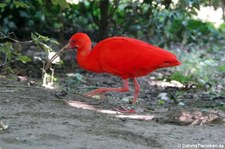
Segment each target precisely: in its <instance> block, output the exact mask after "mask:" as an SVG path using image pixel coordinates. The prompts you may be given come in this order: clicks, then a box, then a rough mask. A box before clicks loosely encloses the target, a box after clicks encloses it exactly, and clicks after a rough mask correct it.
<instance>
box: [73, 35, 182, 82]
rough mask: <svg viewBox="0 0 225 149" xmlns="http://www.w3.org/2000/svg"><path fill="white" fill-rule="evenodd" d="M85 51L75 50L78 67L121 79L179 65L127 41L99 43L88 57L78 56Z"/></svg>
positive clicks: (147, 47) (158, 51)
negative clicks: (76, 51)
mask: <svg viewBox="0 0 225 149" xmlns="http://www.w3.org/2000/svg"><path fill="white" fill-rule="evenodd" d="M72 38H73V37H72ZM72 38H71V40H72ZM76 38H77V37H76ZM80 39H82V35H81V37H80ZM83 39H86V38H83ZM82 43H85V42H82ZM87 43H88V44H89V42H87ZM87 47H90V46H87ZM85 50H87V49H81V48H78V54H77V59H78V63H79V64H80V66H81V67H83V68H84V69H87V70H90V71H94V72H106V73H110V74H113V75H116V76H120V77H121V78H123V79H126V78H135V77H140V76H144V75H147V74H149V73H150V72H152V71H154V70H156V69H158V68H163V67H171V66H176V65H179V64H180V62H179V61H178V60H177V58H176V56H175V55H174V54H172V53H170V52H168V51H166V50H163V49H161V48H159V47H156V46H153V45H150V44H148V43H145V42H143V41H140V40H136V39H133V38H128V37H111V38H107V39H105V40H103V41H101V42H99V43H98V44H97V45H96V46H95V47H94V48H93V49H92V50H91V52H90V53H89V54H88V55H85V56H83V55H82V54H81V53H82V52H84V51H85ZM88 50H90V49H88ZM88 50H87V51H88Z"/></svg>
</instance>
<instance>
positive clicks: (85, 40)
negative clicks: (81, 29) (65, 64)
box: [68, 33, 91, 49]
mask: <svg viewBox="0 0 225 149" xmlns="http://www.w3.org/2000/svg"><path fill="white" fill-rule="evenodd" d="M90 42H91V40H90V38H89V37H88V35H87V34H85V33H76V34H74V35H73V36H72V37H71V38H70V40H69V43H68V48H70V49H74V48H76V49H79V48H81V47H83V46H85V45H88V44H89V43H90Z"/></svg>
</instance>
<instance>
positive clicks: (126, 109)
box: [114, 105, 136, 114]
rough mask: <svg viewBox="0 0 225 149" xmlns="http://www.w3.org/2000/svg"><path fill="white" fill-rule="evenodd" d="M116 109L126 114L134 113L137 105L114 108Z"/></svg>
mask: <svg viewBox="0 0 225 149" xmlns="http://www.w3.org/2000/svg"><path fill="white" fill-rule="evenodd" d="M114 109H115V110H116V111H118V112H121V113H124V114H134V113H136V110H135V106H133V105H132V106H131V107H128V108H125V107H124V106H121V107H120V108H119V109H118V108H114Z"/></svg>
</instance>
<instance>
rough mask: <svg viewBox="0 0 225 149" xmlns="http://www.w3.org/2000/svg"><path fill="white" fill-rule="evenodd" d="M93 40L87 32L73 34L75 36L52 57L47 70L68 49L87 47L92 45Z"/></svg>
mask: <svg viewBox="0 0 225 149" xmlns="http://www.w3.org/2000/svg"><path fill="white" fill-rule="evenodd" d="M90 45H91V40H90V38H89V37H88V35H87V34H85V33H76V34H73V36H72V37H71V38H70V40H69V42H68V43H67V44H66V45H65V46H64V47H63V48H62V49H61V50H60V51H58V52H57V53H56V54H55V55H54V56H52V58H51V59H50V60H49V61H48V63H47V64H46V66H45V70H47V69H48V68H49V67H50V65H51V63H52V62H53V61H54V60H55V59H56V58H57V57H59V56H60V55H62V54H63V53H64V52H66V51H72V50H73V49H78V51H79V49H82V48H85V46H90Z"/></svg>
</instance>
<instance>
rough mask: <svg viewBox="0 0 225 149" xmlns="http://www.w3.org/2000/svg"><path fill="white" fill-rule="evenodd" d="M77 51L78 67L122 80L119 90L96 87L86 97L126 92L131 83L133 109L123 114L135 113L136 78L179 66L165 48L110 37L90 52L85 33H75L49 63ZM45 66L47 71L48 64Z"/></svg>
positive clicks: (138, 88)
mask: <svg viewBox="0 0 225 149" xmlns="http://www.w3.org/2000/svg"><path fill="white" fill-rule="evenodd" d="M74 48H76V49H77V57H76V58H77V62H78V64H79V65H80V67H81V68H83V69H85V70H89V71H92V72H96V73H109V74H113V75H115V76H119V77H120V78H122V79H123V87H121V88H99V89H96V90H93V91H91V92H89V93H87V94H86V95H88V96H93V95H96V94H102V93H105V92H128V91H129V86H128V79H132V80H133V82H134V87H135V92H134V98H133V101H132V106H131V108H129V109H123V111H122V112H125V113H134V112H135V106H136V100H137V98H138V94H139V91H140V86H139V84H138V82H137V80H136V78H137V77H141V76H145V75H147V74H149V73H151V72H152V71H154V70H156V69H158V68H163V67H172V66H177V65H180V62H179V61H178V60H177V58H176V56H175V55H174V54H172V53H170V52H168V51H166V50H164V49H161V48H159V47H156V46H153V45H151V44H148V43H145V42H143V41H140V40H137V39H133V38H128V37H110V38H107V39H105V40H102V41H101V42H99V43H98V44H97V45H96V46H95V47H94V48H93V49H91V40H90V38H89V37H88V35H87V34H85V33H76V34H74V35H73V36H72V37H71V38H70V40H69V43H68V44H67V45H66V46H65V47H64V48H63V49H62V50H60V51H59V52H58V53H57V54H56V55H55V56H53V57H52V59H51V60H50V62H49V63H51V61H53V60H54V59H55V58H56V57H57V56H59V55H61V54H62V53H64V52H65V51H67V50H69V49H74ZM49 63H48V64H47V65H46V69H48V67H49V65H50V64H49Z"/></svg>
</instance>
